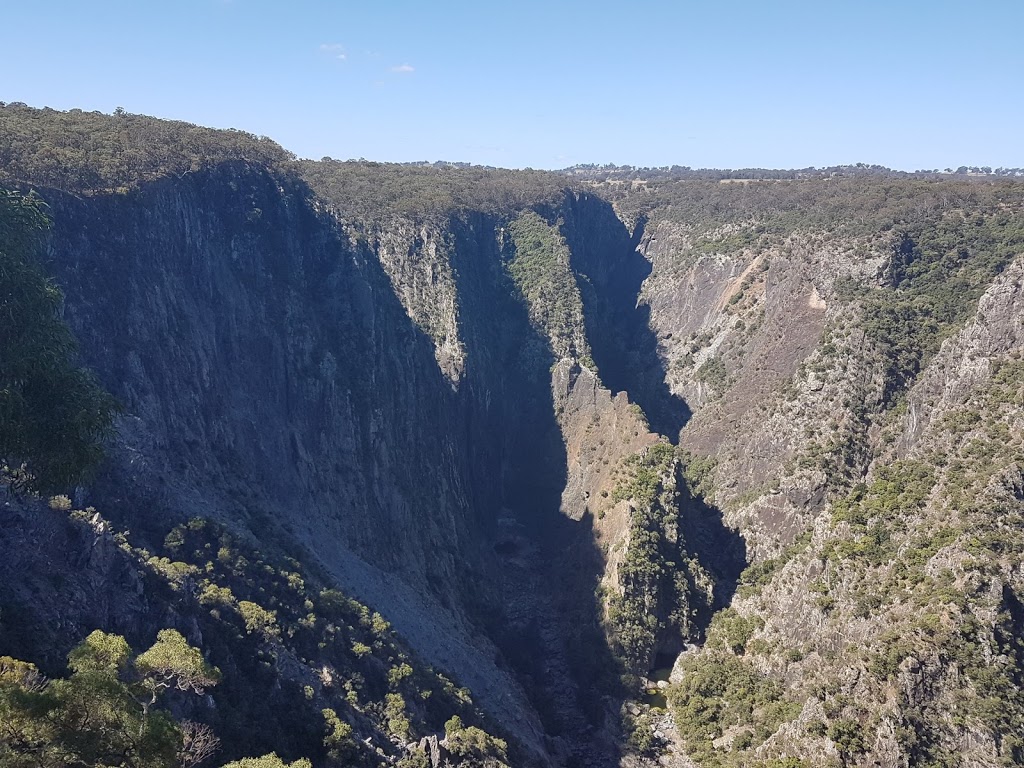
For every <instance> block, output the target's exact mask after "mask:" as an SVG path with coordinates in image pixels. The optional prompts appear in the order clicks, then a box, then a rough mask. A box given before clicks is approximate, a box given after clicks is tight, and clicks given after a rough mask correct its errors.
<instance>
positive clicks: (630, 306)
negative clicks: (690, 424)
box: [562, 195, 691, 444]
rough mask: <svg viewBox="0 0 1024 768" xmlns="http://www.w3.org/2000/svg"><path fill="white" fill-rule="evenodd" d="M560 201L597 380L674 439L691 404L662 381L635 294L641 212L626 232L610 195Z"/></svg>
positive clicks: (640, 279)
mask: <svg viewBox="0 0 1024 768" xmlns="http://www.w3.org/2000/svg"><path fill="white" fill-rule="evenodd" d="M566 207H567V208H568V210H570V211H571V212H572V217H571V218H570V219H566V220H565V221H564V222H563V226H562V232H563V235H564V237H565V238H566V240H567V241H568V242H569V244H570V248H571V252H572V268H573V271H574V272H575V273H576V275H577V283H578V284H579V286H580V293H581V295H582V298H583V306H584V314H585V320H586V326H587V338H588V339H589V341H590V345H591V349H592V351H593V355H594V362H595V363H596V364H597V368H598V370H599V371H600V373H601V380H602V382H603V383H604V385H605V386H606V387H608V388H609V389H610V390H611V391H612V393H613V394H614V393H617V392H623V391H624V392H628V393H629V398H630V400H632V401H633V402H635V403H638V404H639V405H640V407H641V408H643V410H644V414H645V415H646V416H647V419H648V422H649V424H650V426H651V429H652V430H653V431H654V432H657V433H659V434H662V435H665V436H666V437H667V438H668V439H669V440H670V441H671V442H672V443H673V444H676V443H677V442H678V440H679V432H680V430H681V429H682V428H683V427H684V426H685V425H686V422H687V421H689V419H690V416H691V411H690V407H689V406H688V405H687V403H686V401H685V400H683V398H681V397H679V396H678V395H676V394H674V393H673V392H672V391H671V389H669V386H668V384H667V383H666V380H665V367H664V362H663V361H662V359H661V357H660V356H659V354H658V339H657V336H656V335H655V333H654V331H653V330H652V329H651V325H650V307H649V306H648V305H647V304H643V303H640V302H639V298H640V291H641V288H642V287H643V283H644V281H645V280H646V279H647V277H648V276H649V275H650V274H651V271H652V266H651V263H650V262H649V261H647V259H646V258H644V256H643V255H642V254H641V253H640V252H639V250H637V249H638V247H639V245H640V241H641V239H642V238H643V234H644V227H645V226H646V224H647V220H646V219H645V218H643V217H641V218H640V219H639V220H638V221H637V222H636V224H635V226H634V229H633V232H632V233H631V232H629V230H628V229H627V228H626V225H625V224H624V223H623V222H622V220H621V219H619V217H618V215H617V214H616V213H615V210H614V209H613V208H612V206H611V204H610V203H608V202H607V201H604V200H601V199H599V198H596V197H591V196H589V195H580V196H579V197H578V198H576V197H574V196H572V195H567V200H566Z"/></svg>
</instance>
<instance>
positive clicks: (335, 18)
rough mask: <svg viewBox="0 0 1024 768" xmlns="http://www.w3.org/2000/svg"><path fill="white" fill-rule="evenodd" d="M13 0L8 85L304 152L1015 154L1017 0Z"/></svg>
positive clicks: (28, 95) (951, 162) (1021, 161)
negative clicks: (244, 133)
mask: <svg viewBox="0 0 1024 768" xmlns="http://www.w3.org/2000/svg"><path fill="white" fill-rule="evenodd" d="M4 6H5V7H4V10H3V14H2V16H3V28H4V42H3V48H4V60H5V63H4V66H3V68H2V70H0V71H2V74H0V100H2V101H8V102H9V101H24V102H26V103H28V104H31V105H33V106H50V107H54V108H57V109H69V108H72V107H80V108H82V109H98V110H101V111H104V112H110V111H112V110H113V109H114V108H115V107H118V106H122V107H124V108H125V109H127V110H128V111H130V112H139V113H145V114H152V115H157V116H160V117H169V118H176V119H182V120H188V121H190V122H194V123H200V124H203V125H212V126H217V127H224V128H227V127H234V128H240V129H244V130H248V131H251V132H253V133H256V134H263V135H267V136H270V137H272V138H274V139H276V140H277V141H278V142H280V143H281V144H282V145H284V146H285V147H287V148H288V149H290V150H292V151H294V152H296V153H298V154H299V155H301V156H303V157H313V158H319V157H322V156H324V155H329V156H332V157H335V158H349V157H365V158H367V159H373V160H396V161H409V160H462V161H467V162H475V163H483V164H488V165H498V166H505V167H526V166H530V167H534V168H558V167H564V166H567V165H572V164H575V163H586V162H595V163H606V162H614V163H618V164H633V165H655V166H659V165H671V164H680V165H689V166H693V167H734V168H735V167H747V166H762V167H804V166H808V165H818V166H822V165H832V164H838V163H853V162H866V163H880V164H883V165H889V166H891V167H896V168H903V169H917V168H945V167H947V166H952V167H956V166H958V165H991V166H993V167H996V166H1006V167H1011V166H1014V167H1024V140H1022V137H1024V44H1022V42H1021V35H1022V30H1024V0H972V1H970V2H968V0H955V1H950V0H930V1H928V2H924V1H919V0H889V1H888V2H876V1H875V0H860V1H856V0H817V1H816V2H810V1H805V0H760V1H758V0H717V1H712V0H707V1H706V2H699V3H698V2H690V1H689V0H677V2H669V1H668V0H662V1H655V0H635V1H634V2H631V3H625V2H615V3H612V2H603V1H602V0H590V1H589V2H578V1H577V0H564V1H559V0H546V1H543V0H542V1H539V2H538V1H536V0H520V2H517V3H507V4H500V3H492V2H488V0H474V1H473V2H462V0H450V1H446V0H436V1H435V2H398V1H391V2H388V1H387V0H378V1H377V2H372V1H370V2H360V3H356V2H346V1H344V0H333V1H330V0H291V2H282V1H281V0H277V1H276V2H274V1H270V0H162V1H161V2H158V1H157V0H141V1H140V0H133V1H132V2H125V1H122V0H91V2H81V0H49V1H48V2H45V3H44V2H34V1H29V2H26V1H22V2H18V3H14V2H5V3H4Z"/></svg>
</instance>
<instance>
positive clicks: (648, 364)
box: [555, 194, 747, 666]
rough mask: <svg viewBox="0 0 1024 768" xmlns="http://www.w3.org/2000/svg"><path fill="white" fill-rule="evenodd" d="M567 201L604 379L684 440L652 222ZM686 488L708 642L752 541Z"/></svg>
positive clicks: (668, 649) (659, 428)
mask: <svg viewBox="0 0 1024 768" xmlns="http://www.w3.org/2000/svg"><path fill="white" fill-rule="evenodd" d="M565 207H566V209H568V210H569V211H571V214H572V215H571V217H570V218H568V219H566V220H564V221H563V224H562V232H563V235H564V236H565V238H566V240H567V241H568V242H569V244H570V249H571V253H572V267H573V270H574V272H575V273H576V275H577V283H578V285H579V286H580V291H581V294H582V297H583V303H584V310H585V320H586V325H587V338H588V339H589V341H590V344H591V348H592V351H593V355H594V361H595V362H596V364H597V367H598V370H599V371H600V375H601V379H602V381H603V383H604V384H605V386H607V387H608V388H609V389H611V390H612V391H613V392H619V391H625V392H627V393H628V395H629V398H630V400H632V401H633V402H636V403H638V404H639V405H640V407H641V408H642V409H643V411H644V414H645V415H646V416H647V419H648V423H649V425H650V428H651V430H652V431H654V432H657V433H658V434H661V435H664V436H665V437H667V438H668V439H669V440H670V441H671V442H672V443H673V444H677V443H678V440H679V433H680V431H681V430H682V429H683V427H684V426H686V423H687V422H688V421H689V419H690V416H691V415H692V412H691V410H690V407H689V406H688V405H687V403H686V401H685V400H684V399H683V398H681V397H679V396H678V395H676V394H674V393H673V392H672V391H671V389H670V388H669V386H668V384H667V381H666V373H667V372H666V370H665V367H664V361H663V360H662V358H661V356H660V355H659V354H658V339H657V336H656V335H655V333H654V331H653V330H652V328H651V324H650V312H651V310H650V306H648V305H647V304H646V303H641V302H640V301H639V298H640V293H641V290H642V288H643V283H644V281H645V280H646V279H647V277H648V276H650V274H651V272H652V269H653V267H652V265H651V263H650V262H649V261H648V260H647V259H646V258H644V256H643V255H642V254H641V253H640V252H639V250H638V248H639V245H640V242H641V240H642V239H643V235H644V228H645V227H646V225H647V220H646V218H644V217H641V218H640V219H639V220H638V221H637V222H636V224H635V225H634V228H633V231H632V232H630V231H629V230H628V229H627V227H626V225H625V224H624V223H623V222H622V220H621V219H619V217H618V215H617V214H616V213H615V210H614V208H613V207H612V206H611V204H610V203H608V202H607V201H605V200H601V199H599V198H596V197H592V196H589V195H585V194H584V195H579V196H578V197H575V196H573V195H567V199H566V203H565ZM555 213H557V212H555ZM684 485H685V483H684ZM685 491H686V493H685V498H684V499H683V501H682V505H681V506H682V508H681V509H680V526H681V532H682V533H683V535H684V537H685V539H686V544H687V549H688V551H689V552H690V553H691V554H692V555H694V556H695V557H696V558H697V559H698V561H699V562H700V563H701V564H702V565H703V566H704V567H705V568H706V569H708V571H709V572H711V574H712V575H713V576H714V578H715V595H714V605H713V606H712V609H711V612H707V611H705V612H703V613H700V614H698V616H697V617H696V626H695V634H696V635H697V637H696V639H697V640H702V638H703V633H704V631H705V630H706V629H707V624H708V623H709V622H710V619H711V613H712V612H713V611H714V610H717V609H718V608H721V607H724V606H725V605H728V603H729V602H730V601H731V599H732V596H733V594H735V591H736V587H737V583H738V580H739V575H740V573H741V572H742V571H743V569H744V568H745V567H746V564H747V560H746V544H745V542H744V541H743V538H742V537H741V536H740V535H739V534H738V533H737V532H736V531H735V530H733V529H732V528H729V527H728V526H726V525H725V523H724V521H723V517H722V513H721V511H720V510H719V509H717V508H716V507H715V506H714V505H712V504H709V503H708V502H707V501H706V500H705V499H704V498H702V497H701V496H699V495H696V494H694V493H693V492H692V491H691V490H690V489H689V488H686V489H685ZM674 644H675V646H676V647H673V645H674ZM679 650H681V648H679V647H678V638H677V639H676V640H675V641H672V640H669V641H668V642H666V643H664V644H663V645H662V646H661V647H660V648H659V649H658V651H659V652H658V654H656V655H658V656H660V657H661V659H660V660H661V661H662V662H663V661H665V660H666V658H667V657H672V656H674V654H675V653H677V652H678V651H679ZM655 665H656V666H658V665H659V663H658V662H655Z"/></svg>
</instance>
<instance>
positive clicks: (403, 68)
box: [391, 64, 416, 75]
mask: <svg viewBox="0 0 1024 768" xmlns="http://www.w3.org/2000/svg"><path fill="white" fill-rule="evenodd" d="M391 71H392V72H399V73H401V74H403V75H407V74H409V73H410V72H415V71H416V67H413V66H411V65H409V64H399V65H398V66H397V67H392V68H391Z"/></svg>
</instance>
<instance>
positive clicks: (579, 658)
mask: <svg viewBox="0 0 1024 768" xmlns="http://www.w3.org/2000/svg"><path fill="white" fill-rule="evenodd" d="M791 176H792V177H787V178H771V177H770V176H764V177H748V178H730V176H729V174H726V173H721V174H717V175H715V174H713V173H707V174H704V175H701V174H700V173H697V172H690V173H685V172H680V173H677V174H676V175H675V176H673V175H671V174H668V175H667V176H664V175H660V174H656V173H650V174H645V173H643V172H639V171H638V172H635V173H632V174H631V175H630V176H629V177H628V178H622V176H621V174H618V173H612V172H608V171H602V169H576V170H575V171H573V170H572V169H570V171H567V172H564V173H555V172H539V171H503V170H498V169H482V168H476V167H470V168H460V167H457V166H452V165H444V164H442V165H386V164H374V163H366V162H355V161H349V162H341V161H335V160H331V159H329V158H325V159H324V160H321V161H307V160H297V159H296V158H294V157H293V156H291V155H290V154H289V153H287V152H286V151H284V150H282V149H281V148H280V147H278V146H277V145H275V144H273V142H271V141H269V140H267V139H262V138H256V137H253V136H250V135H248V134H244V133H241V132H237V131H214V130H211V129H201V128H197V127H195V126H190V125H187V124H181V123H172V122H169V121H159V120H156V119H154V118H147V117H143V116H138V115H128V114H121V115H101V114H98V113H83V112H79V111H74V110H73V111H71V112H56V111H53V110H36V109H31V108H29V107H25V106H23V105H6V106H3V107H0V184H2V185H3V186H4V187H6V188H9V189H12V190H20V191H21V192H23V193H24V194H26V195H27V194H29V193H30V192H32V193H34V194H36V195H38V197H39V198H41V200H42V201H44V202H45V205H46V210H47V214H48V216H49V218H50V219H51V221H52V226H51V228H50V230H49V232H48V233H47V235H46V237H45V247H44V249H43V253H42V262H43V264H44V265H45V268H46V269H47V271H48V272H49V273H50V274H51V275H52V277H53V280H54V281H55V283H56V284H57V285H58V286H59V287H60V289H61V291H62V293H63V305H62V308H61V316H62V317H63V319H64V320H65V321H66V323H67V324H68V326H69V327H70V328H71V330H72V331H73V333H74V335H75V337H76V339H77V341H78V345H79V350H80V362H81V364H82V365H83V366H84V367H86V368H88V369H90V370H91V371H93V372H95V374H96V376H97V378H98V379H99V381H100V383H101V384H102V385H103V387H104V388H105V389H106V390H108V391H109V392H110V393H112V394H113V396H114V397H115V398H116V399H117V401H118V402H119V404H120V412H119V414H118V416H117V418H116V423H115V428H114V430H113V432H112V434H111V436H110V438H109V440H108V441H107V445H106V458H105V459H104V461H103V462H102V463H101V464H100V465H99V467H98V470H97V472H96V474H95V475H94V476H93V477H91V478H90V479H88V480H87V481H84V482H83V483H82V484H81V485H79V486H77V487H75V488H69V489H65V490H66V493H65V494H58V495H57V496H53V497H52V498H50V497H49V496H48V495H43V496H39V497H34V496H33V495H31V494H21V493H16V492H14V491H6V492H4V493H3V496H2V502H3V518H4V524H3V526H0V552H2V553H3V557H2V558H0V656H9V657H13V658H14V659H19V660H23V661H25V662H30V663H32V664H34V665H36V666H37V667H38V668H39V669H40V670H41V671H42V672H43V673H45V674H46V675H47V676H49V677H51V678H53V679H57V678H60V677H61V676H62V675H64V674H65V672H66V667H65V659H66V657H67V655H68V653H69V652H70V651H71V650H72V649H73V648H74V647H75V646H76V645H78V644H79V643H80V642H81V641H83V639H85V638H86V637H88V636H89V633H90V632H92V631H93V630H97V629H99V630H102V631H103V632H107V633H114V634H117V635H120V636H123V637H124V638H125V639H126V640H127V641H128V644H129V645H130V647H131V648H133V649H136V650H142V649H144V648H146V647H148V646H150V645H151V644H152V643H153V641H154V638H156V637H157V632H158V630H161V629H166V628H173V629H175V630H177V631H179V632H180V633H181V634H182V635H183V636H184V637H185V638H186V639H187V640H188V642H189V643H190V644H191V645H192V646H194V647H197V648H199V649H201V650H202V652H203V654H204V656H205V658H206V659H207V661H208V662H209V663H210V664H211V665H214V666H216V667H217V668H218V669H219V670H220V673H221V675H222V679H221V681H220V682H219V683H218V684H217V685H216V687H213V688H211V689H210V690H209V691H208V692H205V693H204V695H203V696H201V697H196V696H192V697H184V696H181V697H179V698H178V699H174V700H173V701H172V702H171V704H170V705H169V711H170V712H171V713H172V714H173V715H175V717H177V718H179V719H182V718H187V719H189V720H194V721H198V722H201V723H205V724H207V725H209V726H210V727H211V728H212V729H213V730H214V731H215V732H216V733H217V735H218V736H219V738H220V740H221V751H220V752H219V753H218V755H217V756H216V757H215V758H213V759H212V761H211V762H210V763H204V765H205V764H209V765H222V764H223V763H224V762H225V761H227V760H238V759H241V758H243V757H245V756H250V755H251V756H255V755H262V754H266V753H270V752H276V753H277V755H279V756H280V757H281V758H283V759H285V760H289V761H292V760H300V759H302V758H309V759H311V760H312V761H313V764H314V765H318V766H319V765H324V766H333V765H402V766H421V765H433V766H435V768H436V766H437V765H440V764H443V763H444V761H446V760H447V761H450V762H451V763H452V764H454V765H500V764H507V765H513V766H519V765H522V766H562V765H565V766H611V765H620V764H622V765H633V766H642V765H655V764H659V763H660V764H662V765H670V766H689V765H701V766H703V765H708V766H718V765H721V766H741V765H743V766H745V765H765V766H774V767H775V768H782V767H783V766H801V765H808V766H809V765H836V766H840V765H865V766H866V765H884V766H909V765H972V766H974V765H977V766H981V765H1002V764H1017V763H1019V762H1021V761H1024V740H1022V739H1021V736H1020V733H1021V728H1020V726H1021V724H1022V723H1024V647H1022V645H1021V644H1022V639H1021V638H1022V634H1024V607H1022V605H1021V602H1020V596H1021V593H1022V590H1024V567H1022V565H1021V555H1022V552H1024V541H1022V529H1021V527H1020V526H1021V515H1022V513H1024V415H1022V413H1024V412H1022V410H1021V406H1022V404H1024V375H1022V374H1024V361H1022V357H1021V353H1022V351H1024V319H1022V318H1024V184H1022V182H1021V181H1019V180H1016V179H1014V178H1001V177H979V178H967V177H963V178H961V177H955V176H943V175H935V176H929V175H913V174H898V173H895V172H883V171H879V170H871V169H864V170H858V169H856V168H847V169H845V170H830V171H828V172H820V173H817V172H816V173H804V174H791ZM7 458H8V459H9V460H13V459H15V458H17V457H7ZM669 670H671V671H670V672H669ZM657 677H663V678H665V680H663V681H661V683H662V684H661V685H659V681H658V680H657V679H655V678H657ZM0 682H3V683H4V684H7V685H11V683H10V681H9V680H7V679H6V678H4V676H3V673H2V672H0ZM666 684H667V687H665V685H666ZM176 695H177V694H176ZM7 711H8V710H5V709H3V708H2V707H0V718H2V717H4V713H5V712H7ZM328 712H330V713H331V714H330V715H328V714H327V713H328ZM456 717H457V718H458V721H457V722H454V723H453V719H454V718H456ZM332 718H333V719H332ZM446 724H447V727H446ZM4 749H6V750H8V751H7V752H4V751H2V750H4ZM17 754H18V753H17V749H16V745H13V746H12V744H10V743H8V744H5V745H4V746H2V747H0V764H6V763H2V761H3V760H5V759H6V760H9V761H10V764H11V765H31V764H32V763H31V762H16V760H15V756H16V755H17ZM218 761H219V762H218ZM39 764H42V763H39ZM57 764H59V763H57ZM153 764H154V765H156V764H160V765H163V763H153Z"/></svg>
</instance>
